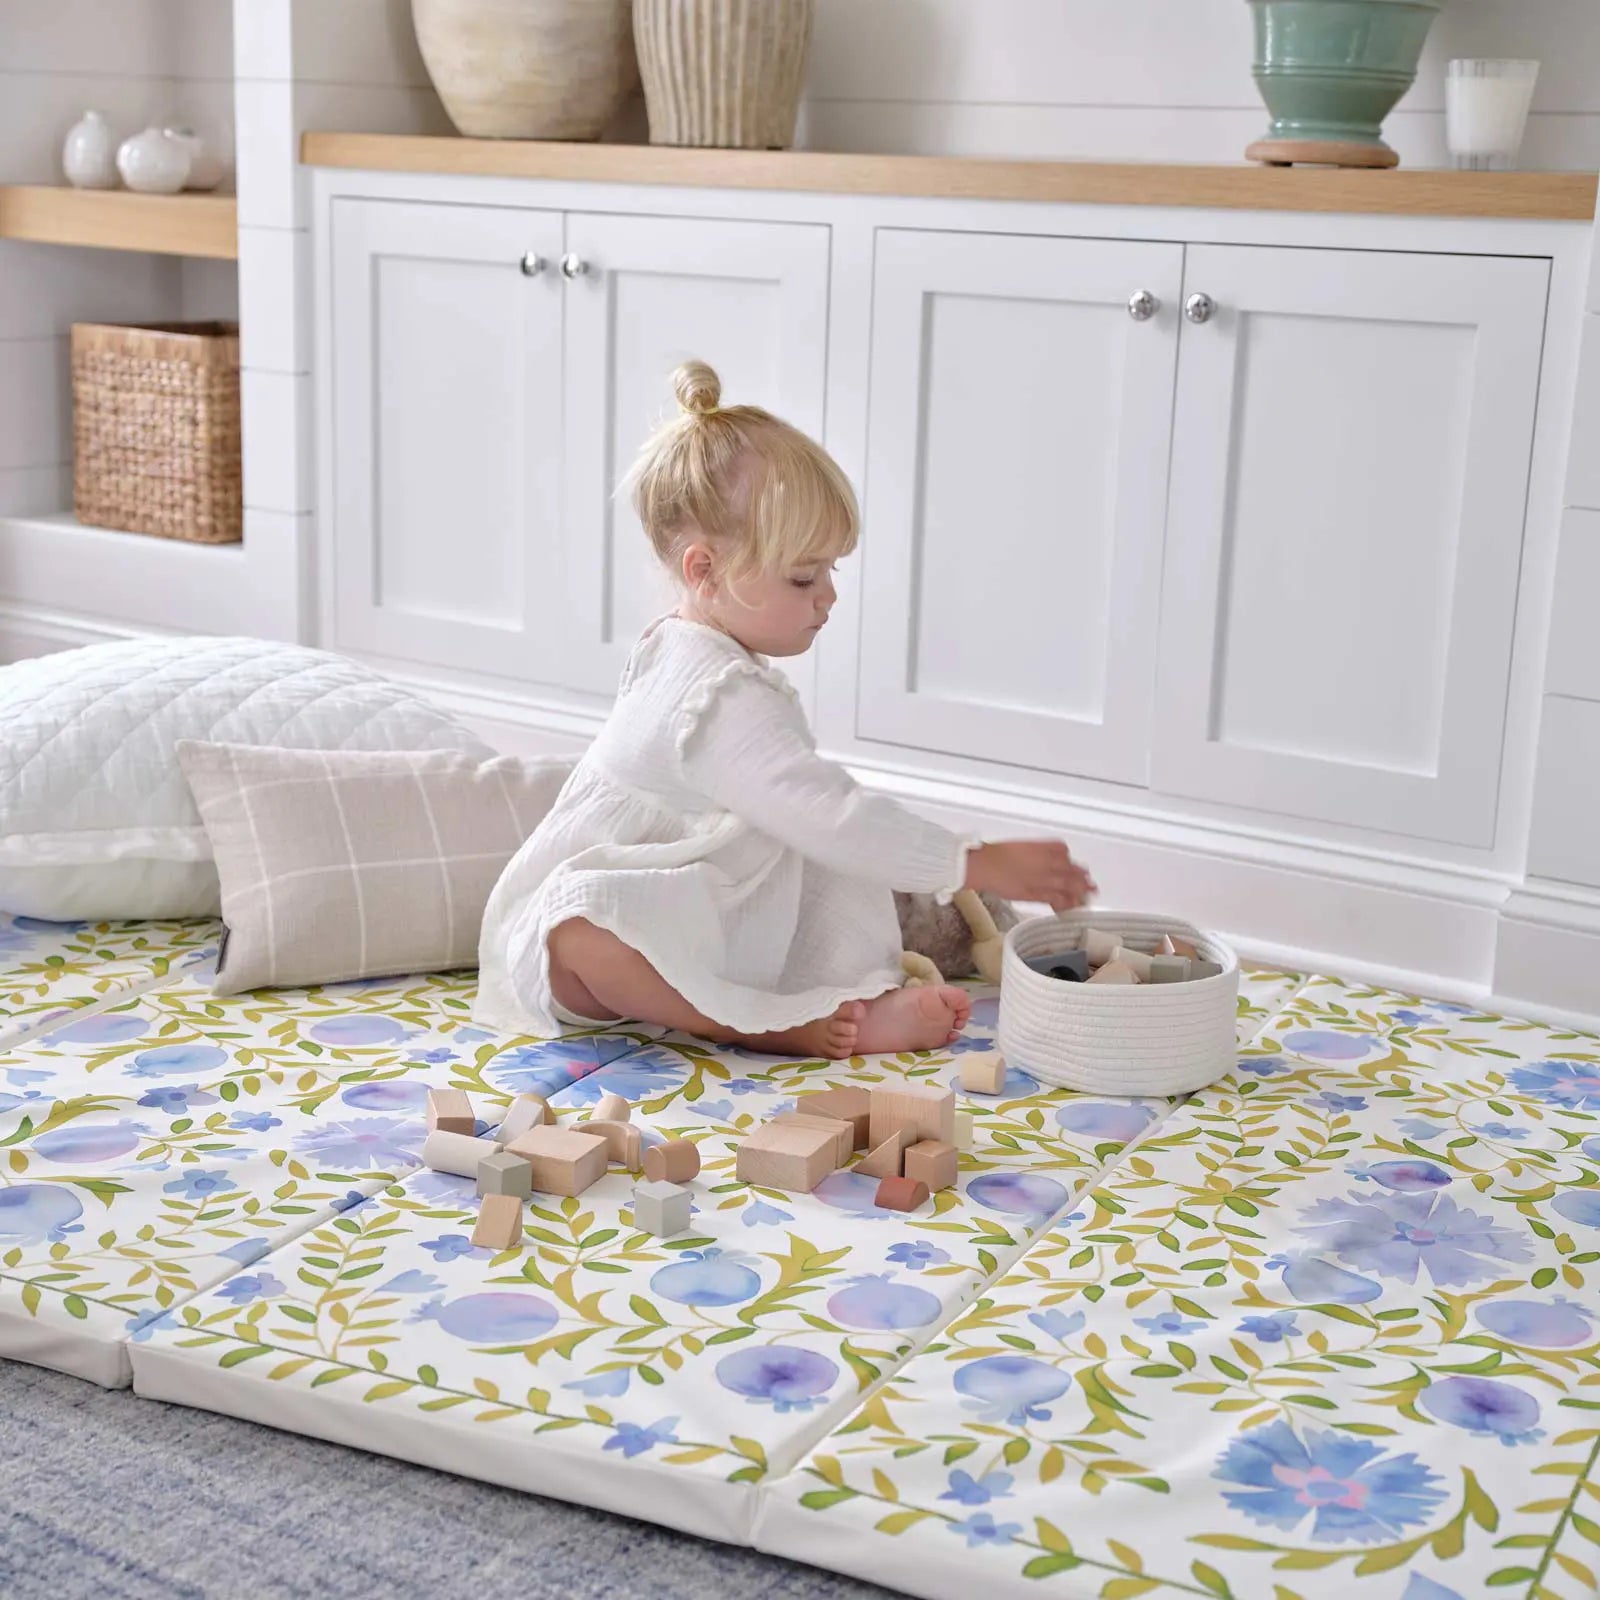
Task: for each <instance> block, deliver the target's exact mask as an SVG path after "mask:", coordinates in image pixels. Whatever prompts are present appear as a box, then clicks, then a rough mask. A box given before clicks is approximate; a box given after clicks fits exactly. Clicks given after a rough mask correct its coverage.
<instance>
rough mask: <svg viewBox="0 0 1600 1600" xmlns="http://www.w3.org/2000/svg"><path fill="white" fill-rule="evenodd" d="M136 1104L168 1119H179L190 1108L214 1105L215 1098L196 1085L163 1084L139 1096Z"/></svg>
mask: <svg viewBox="0 0 1600 1600" xmlns="http://www.w3.org/2000/svg"><path fill="white" fill-rule="evenodd" d="M138 1103H139V1104H140V1105H142V1106H148V1107H149V1108H150V1109H151V1110H152V1111H160V1112H163V1113H164V1114H165V1115H167V1116H169V1117H181V1116H182V1115H183V1114H184V1113H185V1112H186V1111H187V1110H188V1109H189V1108H190V1107H191V1106H210V1105H215V1104H216V1103H217V1096H216V1095H214V1094H207V1093H206V1091H205V1090H204V1089H202V1088H201V1087H200V1085H199V1084H197V1083H185V1084H175V1083H164V1084H160V1085H158V1086H157V1087H156V1088H154V1089H146V1090H145V1092H144V1093H143V1094H142V1095H140V1096H139V1101H138Z"/></svg>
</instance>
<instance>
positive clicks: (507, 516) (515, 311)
mask: <svg viewBox="0 0 1600 1600" xmlns="http://www.w3.org/2000/svg"><path fill="white" fill-rule="evenodd" d="M332 250H333V258H332V283H333V290H332V293H333V304H332V307H331V311H332V316H331V318H330V325H331V327H332V329H333V349H332V351H331V352H330V355H331V360H332V363H333V366H332V382H331V392H332V397H333V415H332V426H331V431H330V430H329V429H327V428H325V429H324V448H331V450H332V483H333V497H334V505H333V525H332V527H331V529H329V530H328V532H329V534H330V536H331V538H332V541H333V551H334V629H335V640H334V642H335V643H336V644H338V645H340V646H343V647H346V648H350V649H355V650H365V651H372V652H376V653H379V654H383V655H390V656H397V657H400V658H402V659H405V660H412V661H424V662H432V663H435V664H437V665H440V666H446V667H457V668H464V669H467V670H471V671H481V672H489V673H497V674H503V675H506V676H511V677H517V678H526V679H535V680H544V681H551V678H552V674H553V671H554V670H555V667H556V665H557V664H558V663H559V660H560V649H559V639H558V638H557V637H556V636H555V635H554V634H553V633H552V631H551V628H550V617H551V615H552V610H551V606H550V587H551V583H552V575H553V574H554V573H555V572H556V570H557V562H556V548H555V546H556V526H557V519H558V516H559V507H560V478H559V473H560V468H561V447H560V438H561V411H560V406H561V300H562V297H561V291H560V282H561V280H560V276H559V274H558V273H557V272H556V271H555V267H554V262H555V259H556V258H557V257H558V256H559V255H560V253H561V216H560V213H559V212H539V211H513V210H500V209H492V208H487V207H476V206H453V205H420V204H398V203H394V202H391V201H376V200H338V201H335V203H334V206H333V223H332ZM527 251H532V252H534V253H535V254H537V255H539V256H542V257H544V258H546V260H547V261H548V262H549V263H550V265H549V266H548V267H547V268H546V269H545V270H544V271H543V272H542V273H540V274H537V275H534V276H529V275H527V274H525V273H524V272H523V271H522V270H521V266H520V263H521V261H522V257H523V254H524V252H527ZM325 359H327V357H325ZM330 432H331V436H330Z"/></svg>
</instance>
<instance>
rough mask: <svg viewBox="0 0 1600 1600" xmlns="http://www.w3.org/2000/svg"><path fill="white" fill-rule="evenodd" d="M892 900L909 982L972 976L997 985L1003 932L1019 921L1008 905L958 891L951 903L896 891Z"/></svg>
mask: <svg viewBox="0 0 1600 1600" xmlns="http://www.w3.org/2000/svg"><path fill="white" fill-rule="evenodd" d="M894 902H895V910H896V911H897V912H898V913H899V915H900V942H901V944H902V945H903V946H904V953H903V954H902V955H901V957H900V961H901V966H902V967H903V969H904V971H905V973H906V981H907V983H908V984H912V985H915V984H919V983H940V982H942V981H943V980H944V979H945V978H970V977H973V976H981V977H983V978H986V979H987V980H988V981H989V982H990V983H998V982H999V981H1000V953H1001V949H1002V947H1003V945H1004V942H1005V932H1006V929H1008V928H1012V927H1015V926H1016V923H1017V913H1016V911H1015V910H1014V909H1013V908H1012V906H1011V904H1010V902H1009V901H1006V900H1002V899H1000V898H999V897H998V896H996V895H980V894H976V893H974V892H973V891H972V890H971V889H962V890H961V891H960V892H959V893H958V894H957V895H956V896H955V898H954V900H953V901H952V903H951V904H949V905H941V904H940V903H939V902H938V900H936V899H935V898H934V896H933V895H931V894H900V893H896V895H895V897H894Z"/></svg>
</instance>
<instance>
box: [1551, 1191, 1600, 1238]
mask: <svg viewBox="0 0 1600 1600" xmlns="http://www.w3.org/2000/svg"><path fill="white" fill-rule="evenodd" d="M1550 1209H1551V1210H1552V1211H1555V1212H1558V1213H1559V1214H1560V1215H1561V1216H1563V1217H1565V1218H1566V1219H1567V1221H1568V1222H1576V1223H1577V1224H1578V1225H1579V1226H1580V1227H1583V1228H1600V1188H1597V1189H1568V1190H1566V1191H1565V1193H1563V1194H1558V1195H1557V1196H1556V1197H1555V1199H1554V1200H1552V1201H1551V1202H1550Z"/></svg>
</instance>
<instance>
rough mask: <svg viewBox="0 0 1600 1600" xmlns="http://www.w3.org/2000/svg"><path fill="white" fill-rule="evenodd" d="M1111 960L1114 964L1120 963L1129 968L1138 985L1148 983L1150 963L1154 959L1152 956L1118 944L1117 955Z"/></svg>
mask: <svg viewBox="0 0 1600 1600" xmlns="http://www.w3.org/2000/svg"><path fill="white" fill-rule="evenodd" d="M1111 959H1112V961H1114V962H1116V961H1120V962H1121V963H1122V965H1123V966H1125V967H1131V968H1132V969H1133V975H1134V977H1136V978H1137V979H1138V980H1139V982H1140V983H1149V981H1150V963H1151V962H1152V961H1153V960H1154V959H1155V958H1154V957H1153V956H1147V955H1146V954H1145V953H1144V951H1143V950H1130V949H1129V948H1128V947H1127V945H1125V944H1119V945H1118V946H1117V953H1116V954H1115V955H1114V956H1112V958H1111Z"/></svg>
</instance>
